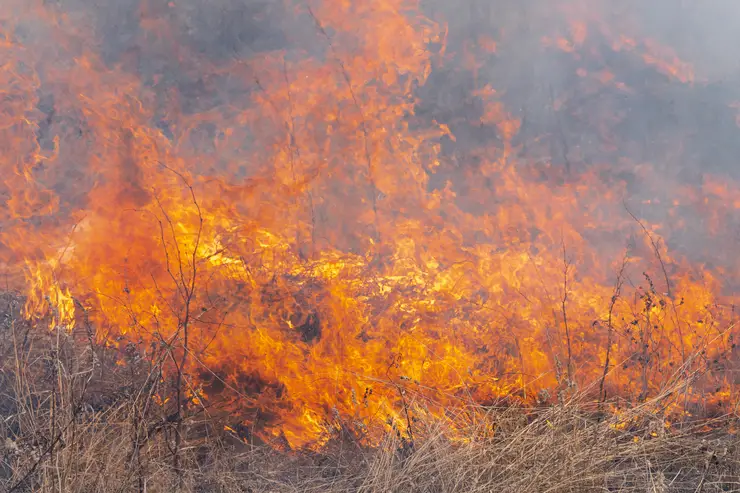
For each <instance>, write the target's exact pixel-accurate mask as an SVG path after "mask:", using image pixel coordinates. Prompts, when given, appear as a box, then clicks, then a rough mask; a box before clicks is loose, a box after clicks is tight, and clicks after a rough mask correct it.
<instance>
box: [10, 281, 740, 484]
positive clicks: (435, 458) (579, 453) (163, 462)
mask: <svg viewBox="0 0 740 493" xmlns="http://www.w3.org/2000/svg"><path fill="white" fill-rule="evenodd" d="M2 300H3V301H2V326H1V328H0V330H1V331H2V334H1V337H0V351H1V352H0V356H1V358H0V361H1V362H2V366H0V389H1V390H2V394H1V399H0V406H1V407H0V417H2V420H0V440H1V442H0V443H2V449H0V450H1V452H0V459H1V462H0V491H4V492H8V493H10V492H21V491H39V492H117V491H120V492H124V491H140V492H144V491H147V492H165V491H187V492H203V493H206V492H214V493H215V492H224V493H226V492H299V491H300V492H303V491H316V492H326V491H331V492H334V491H336V492H340V491H363V492H391V491H393V492H429V493H437V492H439V493H442V492H524V491H527V492H529V491H532V492H589V491H604V492H607V491H608V492H627V491H630V492H643V491H649V492H669V491H675V492H679V491H680V492H683V491H686V492H699V491H703V492H714V491H740V448H739V447H738V439H737V437H736V429H737V424H738V423H737V415H736V413H735V411H734V410H728V412H727V413H726V414H724V415H720V416H715V417H713V418H711V419H710V418H703V419H698V418H691V417H689V416H684V417H683V418H681V419H680V420H679V421H674V422H670V421H667V420H666V417H665V412H666V411H665V410H666V409H667V408H668V407H669V406H670V405H671V404H674V403H676V402H677V401H679V402H680V399H681V395H682V390H683V389H684V388H685V387H686V385H687V384H688V383H689V382H688V380H690V379H691V378H692V377H691V375H689V376H688V377H685V378H676V379H675V380H674V381H673V383H672V384H671V386H670V387H668V388H666V389H665V390H664V391H663V392H662V393H661V395H659V396H657V397H654V398H652V399H650V400H647V401H646V402H643V403H640V404H639V405H634V406H627V405H626V404H624V403H622V410H621V411H620V412H618V413H614V412H605V411H603V409H602V408H603V406H608V405H610V404H611V405H614V404H616V403H606V404H602V405H595V404H593V403H592V402H590V401H589V400H588V398H587V394H588V389H586V390H584V391H583V392H572V393H571V394H568V395H565V396H563V397H562V399H561V400H560V402H559V403H558V404H555V405H549V406H542V407H539V408H523V407H521V406H513V405H510V406H504V405H503V403H502V405H500V406H490V407H482V406H477V407H474V406H471V407H470V408H469V409H463V410H460V409H458V410H455V413H456V414H452V412H451V414H450V416H449V420H447V421H444V422H442V421H440V420H439V419H438V418H437V419H430V420H424V419H423V418H419V419H414V421H413V423H411V426H410V428H408V429H406V430H403V431H401V430H398V429H396V430H394V429H393V428H391V427H389V428H388V430H387V432H386V433H385V436H384V438H382V440H381V441H380V443H378V444H376V445H374V446H368V445H367V444H365V443H363V439H362V437H361V436H360V434H359V433H358V432H357V430H353V429H352V428H351V426H348V425H346V423H344V422H343V421H342V418H341V417H339V416H338V417H337V420H336V422H335V423H333V424H332V425H331V426H327V433H329V434H330V435H331V436H330V438H329V439H328V441H327V442H326V444H325V445H323V446H322V447H320V448H318V449H316V450H310V449H306V450H288V449H287V448H285V447H280V443H279V441H278V442H272V443H265V442H264V441H260V440H259V439H258V438H257V434H255V435H250V434H249V433H248V432H246V431H245V432H244V433H242V434H241V436H237V430H234V429H233V428H231V427H227V426H225V425H224V423H225V422H226V421H225V420H226V419H227V417H226V416H225V415H224V414H219V410H218V409H217V407H218V406H214V407H213V408H206V407H203V408H200V409H199V408H196V407H192V408H190V409H186V410H184V411H183V415H182V417H181V419H176V418H175V417H173V416H172V415H169V416H167V415H164V410H165V409H166V408H167V406H164V405H162V406H160V405H157V404H156V399H153V398H152V397H153V396H155V394H156V395H161V394H162V393H163V392H166V391H167V390H166V389H167V386H166V382H165V381H164V379H163V380H162V381H160V382H158V383H157V384H155V382H153V381H152V376H153V375H154V373H153V372H152V371H149V372H147V371H145V368H146V367H147V364H146V362H143V361H140V360H138V361H137V359H136V358H135V357H134V358H130V359H129V360H126V361H121V360H118V363H116V360H117V358H115V357H114V354H113V352H112V351H111V350H110V349H106V348H105V347H103V345H100V344H96V343H92V342H91V340H90V339H89V338H88V337H87V334H85V333H84V331H79V330H78V331H75V332H73V333H72V334H67V333H64V332H63V331H57V332H56V333H55V332H46V331H38V330H34V329H33V328H32V327H31V326H30V324H29V323H28V322H25V321H23V320H22V319H21V318H20V317H19V313H20V312H19V310H20V308H21V303H20V301H19V299H18V298H16V297H13V296H7V295H6V296H4V297H3V298H2ZM687 379H688V380H687ZM158 386H159V387H158ZM416 415H417V416H421V415H422V414H419V413H416ZM409 432H410V433H409Z"/></svg>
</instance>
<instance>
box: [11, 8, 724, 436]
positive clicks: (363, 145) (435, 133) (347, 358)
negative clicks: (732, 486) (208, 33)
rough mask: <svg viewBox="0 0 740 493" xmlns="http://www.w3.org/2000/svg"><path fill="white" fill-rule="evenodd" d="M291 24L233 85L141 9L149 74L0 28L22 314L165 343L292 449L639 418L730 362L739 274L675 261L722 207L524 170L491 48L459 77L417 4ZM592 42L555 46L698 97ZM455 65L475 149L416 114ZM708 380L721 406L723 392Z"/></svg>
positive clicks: (606, 180)
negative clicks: (535, 414) (539, 423)
mask: <svg viewBox="0 0 740 493" xmlns="http://www.w3.org/2000/svg"><path fill="white" fill-rule="evenodd" d="M167 8H172V9H175V8H177V5H176V4H171V5H170V6H169V7H167ZM283 8H284V12H282V15H284V22H285V23H286V26H287V27H286V29H285V31H286V32H285V33H284V34H285V37H286V38H287V41H286V44H287V46H288V48H285V49H280V50H273V51H270V52H269V53H261V54H259V55H258V56H254V57H252V58H238V59H237V60H236V61H233V60H220V59H217V58H216V57H211V56H208V55H207V54H204V53H200V52H198V51H197V50H193V49H190V48H188V43H187V42H186V41H187V35H188V34H187V33H188V28H187V27H186V26H184V25H181V24H179V23H178V21H171V22H170V21H168V20H167V19H168V17H167V16H166V15H164V14H162V13H161V12H159V10H158V9H157V8H155V6H152V5H148V4H143V6H142V8H141V9H140V10H141V12H140V16H141V19H142V20H141V23H140V26H139V34H138V36H139V39H138V41H137V42H138V43H139V45H140V46H144V47H147V48H148V49H149V50H151V52H145V53H143V54H142V53H141V52H140V51H139V52H137V51H136V50H133V51H132V52H131V53H129V54H127V55H126V56H125V57H122V59H121V60H118V61H117V63H113V62H110V61H109V60H106V56H105V55H104V54H103V53H102V52H103V49H102V48H101V46H100V45H99V43H100V41H99V38H97V37H96V35H95V34H94V29H92V28H88V27H85V26H86V17H85V14H84V13H83V12H76V13H75V16H72V15H64V14H62V13H60V12H57V11H55V10H54V8H53V7H50V6H37V7H32V6H27V5H25V4H24V2H16V3H14V4H13V6H12V8H9V10H8V12H10V14H9V17H8V18H7V19H2V20H3V21H7V22H0V29H2V30H3V31H2V43H0V50H1V51H2V59H3V60H6V61H7V62H6V63H5V65H4V66H3V70H2V71H1V72H0V73H1V74H2V75H0V77H2V80H1V81H0V86H1V87H2V88H3V93H2V98H3V104H4V105H5V106H4V108H3V111H2V112H1V113H0V142H2V144H3V149H4V150H5V152H4V153H3V155H2V156H1V157H0V168H1V169H2V171H3V177H2V180H3V181H2V183H0V187H1V189H0V193H1V194H2V197H3V198H4V200H5V203H6V205H7V207H6V213H5V214H3V216H2V224H3V230H2V233H0V234H1V236H0V240H1V241H2V245H3V250H2V258H3V260H4V261H5V262H6V263H7V264H9V265H23V260H25V261H26V262H27V265H29V266H30V267H29V269H28V272H27V273H26V275H25V276H24V282H25V286H26V288H27V294H28V301H27V304H26V314H27V316H29V317H35V316H40V315H46V314H51V324H52V326H53V327H66V328H71V327H73V326H74V324H75V300H78V301H77V303H80V304H81V305H84V306H86V307H90V310H89V315H90V321H91V324H92V325H93V326H94V327H96V329H97V330H98V332H99V337H100V338H103V337H104V334H108V333H112V334H116V335H130V336H131V338H130V339H131V340H137V339H141V340H143V341H145V342H147V343H148V342H153V341H154V342H156V341H177V343H178V344H179V346H178V351H180V352H181V353H186V354H187V355H189V359H188V362H189V363H188V364H189V367H188V368H187V374H188V377H189V378H191V379H192V381H193V382H194V384H193V386H192V388H191V389H189V390H188V393H187V397H188V399H190V400H191V401H192V402H193V403H196V404H197V403H201V402H204V401H207V400H209V399H217V398H220V396H222V395H224V394H228V395H231V396H232V397H233V402H232V403H231V404H230V406H231V407H230V409H231V410H232V411H233V412H234V413H235V415H237V416H239V417H240V418H239V419H246V420H248V421H255V422H256V421H261V422H262V424H263V427H264V430H265V431H264V433H265V436H268V437H269V436H282V437H284V438H285V439H286V440H287V442H288V443H289V444H290V445H291V446H303V445H307V444H321V443H322V437H323V436H324V431H325V430H326V429H327V427H331V426H337V423H339V422H342V420H349V421H351V422H353V423H355V424H354V426H355V427H357V428H359V429H363V430H367V433H368V439H369V440H370V441H372V440H375V439H377V438H378V437H379V436H380V433H381V432H382V430H383V426H384V423H387V422H391V423H394V424H396V425H397V426H401V427H403V426H406V424H405V423H406V422H407V419H408V418H407V416H405V413H406V412H408V411H409V410H411V412H416V413H429V414H431V415H433V416H437V417H443V416H444V415H445V409H448V408H454V407H464V406H465V405H467V404H469V403H470V402H477V403H484V404H485V403H490V402H493V401H495V400H496V399H499V398H502V397H512V398H516V399H520V400H523V401H531V400H534V399H537V398H538V393H539V395H540V396H541V395H544V394H542V393H541V391H544V390H548V391H549V392H551V395H556V394H557V393H563V392H567V391H568V390H569V389H571V388H573V387H574V386H577V385H580V386H587V385H592V384H594V382H599V381H600V380H602V379H603V380H606V382H607V383H606V386H607V387H608V388H606V389H602V390H601V391H600V392H602V391H603V392H607V391H608V392H609V393H610V394H613V393H619V394H621V395H623V396H624V397H625V398H628V399H629V398H633V399H637V398H639V397H644V396H645V395H646V394H648V393H654V392H656V391H657V390H658V389H659V388H660V387H661V386H662V385H664V384H665V383H666V382H668V381H670V379H671V378H673V376H674V374H675V372H676V371H678V368H680V367H681V366H682V365H684V364H686V362H687V361H688V360H689V359H690V354H691V353H692V352H693V351H694V350H696V349H697V348H706V351H707V352H706V353H705V355H706V359H707V360H711V359H712V358H716V359H719V358H720V356H721V355H727V354H728V353H731V352H732V348H733V347H734V345H733V343H732V337H733V336H732V332H733V331H731V330H728V327H730V326H731V322H732V320H733V317H734V314H733V313H732V309H731V308H728V307H729V303H728V298H727V296H726V294H727V293H726V292H725V291H724V285H723V283H724V282H723V279H724V276H727V275H731V274H733V273H734V272H736V263H735V262H736V261H735V259H726V263H725V264H724V265H723V266H716V267H715V268H709V267H707V266H703V265H700V264H699V263H696V262H693V261H692V259H691V258H690V256H689V255H687V254H685V252H680V251H679V252H674V251H670V253H669V251H668V249H667V248H666V246H665V244H666V241H667V240H669V239H670V236H671V234H672V232H673V231H675V230H679V229H681V228H682V227H684V226H685V218H684V214H683V211H684V209H683V207H693V208H692V210H693V211H695V212H696V214H699V215H703V216H705V217H706V220H707V224H709V227H708V228H707V232H706V234H707V235H718V236H721V235H722V234H723V231H722V225H723V224H725V223H726V219H727V215H728V214H730V213H731V212H732V211H734V210H736V209H737V208H738V206H737V200H736V199H734V198H733V197H736V196H737V191H738V186H737V184H736V183H734V182H732V181H731V180H725V179H724V178H722V179H719V178H717V179H714V180H710V179H708V180H707V181H706V182H705V183H704V187H705V190H699V189H698V188H697V187H684V188H683V189H681V190H682V193H681V197H679V198H678V199H676V202H673V201H672V200H665V201H664V202H661V201H660V197H657V198H656V199H651V201H650V202H649V203H648V202H646V203H645V204H644V205H645V207H646V209H645V210H647V211H648V212H649V211H650V210H652V209H650V208H649V205H650V204H658V203H661V204H662V203H665V204H667V205H666V207H668V212H667V213H666V216H667V218H666V219H665V220H664V221H661V220H657V219H654V220H651V219H640V220H637V218H638V216H639V217H642V216H640V215H638V214H635V217H634V218H632V217H631V214H632V211H631V209H629V208H628V211H626V210H625V205H624V197H625V196H627V195H628V183H627V180H626V179H624V178H622V177H621V176H622V175H623V174H624V173H631V174H632V175H633V176H634V177H635V178H634V179H635V180H636V181H639V182H641V183H658V182H660V181H661V179H662V178H661V173H660V169H659V168H658V167H654V166H651V165H647V164H644V163H641V162H638V161H635V160H631V159H629V157H628V156H625V157H624V158H623V159H621V160H619V161H618V162H609V163H606V162H602V163H592V164H591V165H590V166H589V167H583V166H582V167H574V169H571V170H569V171H567V172H566V171H564V170H562V169H561V168H560V167H558V166H557V165H555V164H553V161H554V160H555V157H554V156H553V155H552V153H550V151H543V154H545V155H547V157H545V158H543V159H537V158H536V157H532V156H535V155H536V154H537V153H538V152H539V151H541V150H542V147H543V145H542V144H541V141H540V139H539V138H535V139H533V140H532V141H531V142H528V143H527V145H528V149H527V150H526V152H525V150H524V144H523V143H522V142H521V141H520V140H519V136H520V135H522V134H523V132H524V128H525V126H526V122H525V121H524V119H523V118H521V117H520V116H517V114H515V113H514V112H513V110H512V109H511V108H509V106H507V103H506V94H505V91H503V90H498V89H497V88H494V84H493V83H489V82H487V81H486V78H485V74H484V73H483V71H481V68H482V64H480V63H477V61H478V60H480V59H482V57H488V56H494V55H495V56H506V47H505V43H502V42H499V41H496V40H494V39H492V38H490V37H487V36H480V37H478V38H477V39H478V42H477V43H470V44H465V46H464V50H465V51H466V54H467V56H466V57H458V55H460V53H457V52H456V51H455V49H456V48H455V47H452V46H449V45H447V44H446V43H447V42H448V34H449V33H448V27H447V26H445V25H442V24H438V23H435V22H433V21H431V20H430V19H428V18H426V17H425V16H424V15H422V14H421V7H420V6H419V4H418V2H416V1H414V0H382V1H377V0H374V1H357V2H347V1H328V0H327V1H325V2H321V3H318V2H316V3H313V2H312V3H311V8H310V9H309V8H306V6H305V4H304V3H303V2H297V3H296V4H295V5H294V4H292V3H290V2H288V3H287V4H286V5H284V6H283ZM3 14H4V15H8V14H5V13H3ZM173 16H174V17H173V18H176V15H175V14H173ZM87 21H89V22H92V21H91V20H90V19H87ZM291 23H293V24H291ZM590 24H591V22H590V20H588V19H586V20H581V19H575V20H572V22H569V23H568V25H569V26H570V27H569V29H568V35H567V36H566V37H563V36H559V35H558V34H557V33H553V34H552V35H551V36H546V37H545V41H546V43H545V44H546V45H547V46H548V47H555V49H560V50H563V51H565V52H567V53H568V54H575V55H578V56H579V57H581V56H586V55H581V53H585V51H587V46H588V43H589V35H590V32H591V29H602V31H603V32H604V33H605V34H604V35H605V36H607V38H608V39H610V40H611V41H612V43H613V49H614V50H616V51H629V52H633V51H634V52H636V53H638V56H639V57H640V58H641V59H642V61H643V62H644V63H646V64H648V65H651V66H655V67H656V69H657V70H658V71H660V72H661V73H664V74H667V75H669V76H671V77H673V78H675V79H677V82H679V83H680V82H684V83H689V82H692V81H693V80H694V77H693V75H692V73H691V70H690V67H689V66H688V65H686V64H683V63H682V62H680V61H679V60H678V59H677V58H675V57H674V56H673V55H672V54H671V53H670V52H669V51H666V50H663V49H661V48H659V47H658V46H657V44H655V43H653V42H642V43H637V42H635V41H632V40H631V39H630V38H623V37H622V36H621V35H620V36H612V35H611V34H610V33H609V32H608V30H606V28H605V27H604V26H599V25H598V23H597V24H596V26H595V27H590ZM8 26H21V27H23V29H25V30H26V32H27V34H26V35H21V34H20V33H21V31H22V30H18V29H15V28H12V27H8ZM296 26H299V27H300V29H299V28H298V27H296ZM306 26H308V27H306ZM306 32H309V33H311V38H310V39H311V43H310V44H311V46H305V44H306V43H305V40H304V38H302V36H306ZM291 36H292V37H291ZM551 40H554V41H551ZM172 53H174V54H175V55H176V58H177V60H176V61H175V62H173V61H172V60H170V57H171V56H172V55H171V54H172ZM479 57H480V58H479ZM455 59H457V60H458V61H459V60H462V63H463V65H465V66H464V67H463V68H460V67H459V66H457V65H455V66H454V67H455V68H454V70H457V71H469V72H474V73H475V75H474V76H473V79H474V80H475V84H474V85H475V88H473V89H471V90H470V91H468V93H467V94H466V95H465V101H464V102H463V103H464V104H467V105H469V106H470V107H475V108H476V109H475V110H471V111H476V112H477V113H476V117H475V118H474V119H473V121H468V122H465V125H468V127H466V128H468V129H470V131H469V132H468V133H466V132H465V131H459V132H457V131H456V130H455V128H460V127H459V125H462V123H461V122H460V119H455V118H454V117H443V116H431V117H430V116H429V115H425V114H424V112H423V111H422V106H423V105H422V103H423V101H422V99H423V98H422V97H421V96H420V95H419V88H422V87H425V85H426V84H428V83H429V81H430V77H432V74H433V73H434V71H435V70H436V69H437V68H439V66H440V65H441V66H442V67H444V66H445V64H452V63H454V60H455ZM133 67H137V68H136V69H134V68H133ZM142 67H143V68H142ZM575 73H577V75H578V76H579V77H580V78H583V79H586V80H587V84H590V85H587V86H585V87H587V88H590V89H589V90H592V91H596V88H600V87H603V86H609V85H613V86H614V87H617V88H619V89H620V90H621V91H625V92H627V91H630V90H632V89H631V88H630V87H629V84H628V83H627V82H625V81H622V80H619V76H618V74H616V73H614V72H612V71H610V70H607V69H598V70H594V71H592V70H588V69H587V68H586V67H585V66H584V67H578V68H577V69H576V72H575ZM188 91H190V92H191V94H188ZM440 99H443V96H440ZM463 103H461V104H463ZM562 104H563V101H560V100H558V99H557V98H555V97H554V96H553V97H552V101H551V106H552V107H553V110H554V111H558V109H559V108H561V107H562ZM440 105H441V106H444V101H442V102H441V103H440ZM596 117H598V121H599V123H598V130H599V133H600V134H601V135H602V137H603V146H604V149H607V151H608V152H607V154H608V153H609V152H613V151H614V150H617V149H620V148H621V147H620V144H621V141H620V138H619V136H618V135H617V134H616V133H615V130H614V128H615V127H616V126H617V123H619V121H620V120H619V119H620V115H619V114H618V112H613V113H612V114H607V115H603V118H602V115H596ZM456 125H457V126H458V127H455V126H456ZM470 135H480V136H485V138H483V137H481V138H479V139H477V140H476V139H475V138H472V137H470ZM556 140H557V139H556ZM582 152H583V151H582V150H581V149H580V148H579V147H576V146H574V147H572V148H569V149H567V150H563V152H562V155H563V156H564V157H563V159H564V160H566V161H567V162H568V163H570V162H571V161H573V162H575V161H579V159H580V158H579V156H581V153H582ZM719 180H721V181H719ZM676 189H678V187H677V188H676ZM704 197H707V200H710V203H709V204H704V206H703V207H700V205H701V204H700V202H701V200H702V198H704ZM671 204H672V205H671ZM732 204H734V205H732ZM730 209H732V210H730ZM70 232H71V233H70ZM59 252H63V254H62V255H61V256H60V253H59ZM54 259H56V260H54ZM643 273H645V274H643ZM615 278H616V279H617V281H616V282H615ZM630 283H633V284H634V286H630V285H629V284H630ZM186 334H187V335H186ZM146 347H147V346H146V344H142V346H141V348H140V349H141V351H146V350H147V349H146ZM710 366H711V365H710ZM710 375H711V377H710V379H711V380H712V384H713V385H715V386H716V387H721V391H719V390H718V391H717V392H716V393H715V394H714V395H715V396H716V397H717V399H727V398H728V396H729V395H732V394H730V392H731V390H732V383H731V382H729V381H728V380H727V378H726V376H724V374H722V373H721V372H714V373H710ZM605 376H608V378H606V377H605ZM162 405H164V403H163V404H162Z"/></svg>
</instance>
